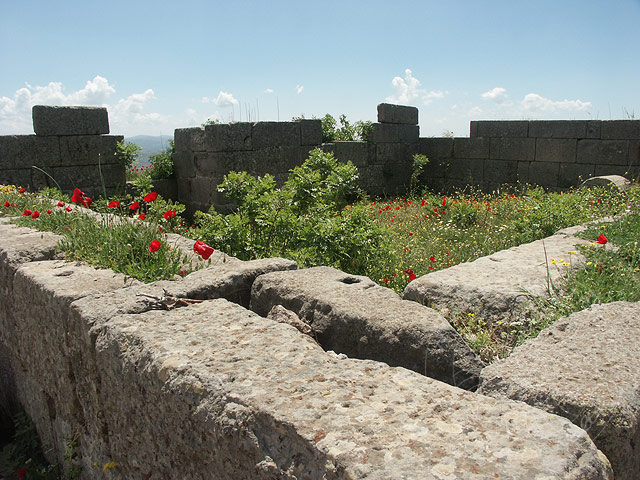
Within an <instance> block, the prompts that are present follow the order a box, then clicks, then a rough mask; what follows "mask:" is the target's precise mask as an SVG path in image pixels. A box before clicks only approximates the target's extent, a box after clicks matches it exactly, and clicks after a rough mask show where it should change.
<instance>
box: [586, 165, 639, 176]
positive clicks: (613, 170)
mask: <svg viewBox="0 0 640 480" xmlns="http://www.w3.org/2000/svg"><path fill="white" fill-rule="evenodd" d="M637 172H638V166H637V165H636V166H635V167H633V166H629V165H626V166H625V165H596V166H595V170H594V172H593V174H594V175H595V176H606V175H622V176H623V177H628V178H635V177H636V176H637Z"/></svg>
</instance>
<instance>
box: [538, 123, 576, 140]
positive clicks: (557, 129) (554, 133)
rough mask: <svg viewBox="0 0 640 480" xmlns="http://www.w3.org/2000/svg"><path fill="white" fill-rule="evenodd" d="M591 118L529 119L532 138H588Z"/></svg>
mask: <svg viewBox="0 0 640 480" xmlns="http://www.w3.org/2000/svg"><path fill="white" fill-rule="evenodd" d="M588 122H589V120H532V121H529V137H531V138H537V137H540V138H573V139H575V138H587V125H588Z"/></svg>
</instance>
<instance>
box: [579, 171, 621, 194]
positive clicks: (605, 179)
mask: <svg viewBox="0 0 640 480" xmlns="http://www.w3.org/2000/svg"><path fill="white" fill-rule="evenodd" d="M594 187H605V188H607V189H608V190H611V191H614V192H627V191H629V190H630V189H631V180H629V179H628V178H625V177H622V176H620V175H605V176H602V177H591V178H587V179H586V180H585V181H584V182H582V183H581V184H580V188H594Z"/></svg>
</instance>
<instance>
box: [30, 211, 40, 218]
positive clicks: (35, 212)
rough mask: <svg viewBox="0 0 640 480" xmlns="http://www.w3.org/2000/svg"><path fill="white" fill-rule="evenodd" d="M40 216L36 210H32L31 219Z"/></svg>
mask: <svg viewBox="0 0 640 480" xmlns="http://www.w3.org/2000/svg"><path fill="white" fill-rule="evenodd" d="M39 216H40V212H39V211H38V210H34V211H33V213H32V214H31V218H38V217H39Z"/></svg>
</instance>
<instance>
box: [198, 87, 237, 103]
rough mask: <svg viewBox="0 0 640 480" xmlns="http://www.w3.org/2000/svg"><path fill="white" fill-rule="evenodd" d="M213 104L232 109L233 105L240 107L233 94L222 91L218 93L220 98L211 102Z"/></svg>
mask: <svg viewBox="0 0 640 480" xmlns="http://www.w3.org/2000/svg"><path fill="white" fill-rule="evenodd" d="M205 98H206V97H205ZM211 102H213V103H214V104H216V105H217V106H218V107H231V106H233V105H238V100H236V99H235V98H233V94H231V93H227V92H223V91H222V90H220V92H218V96H217V97H216V98H214V99H213V100H211Z"/></svg>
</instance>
